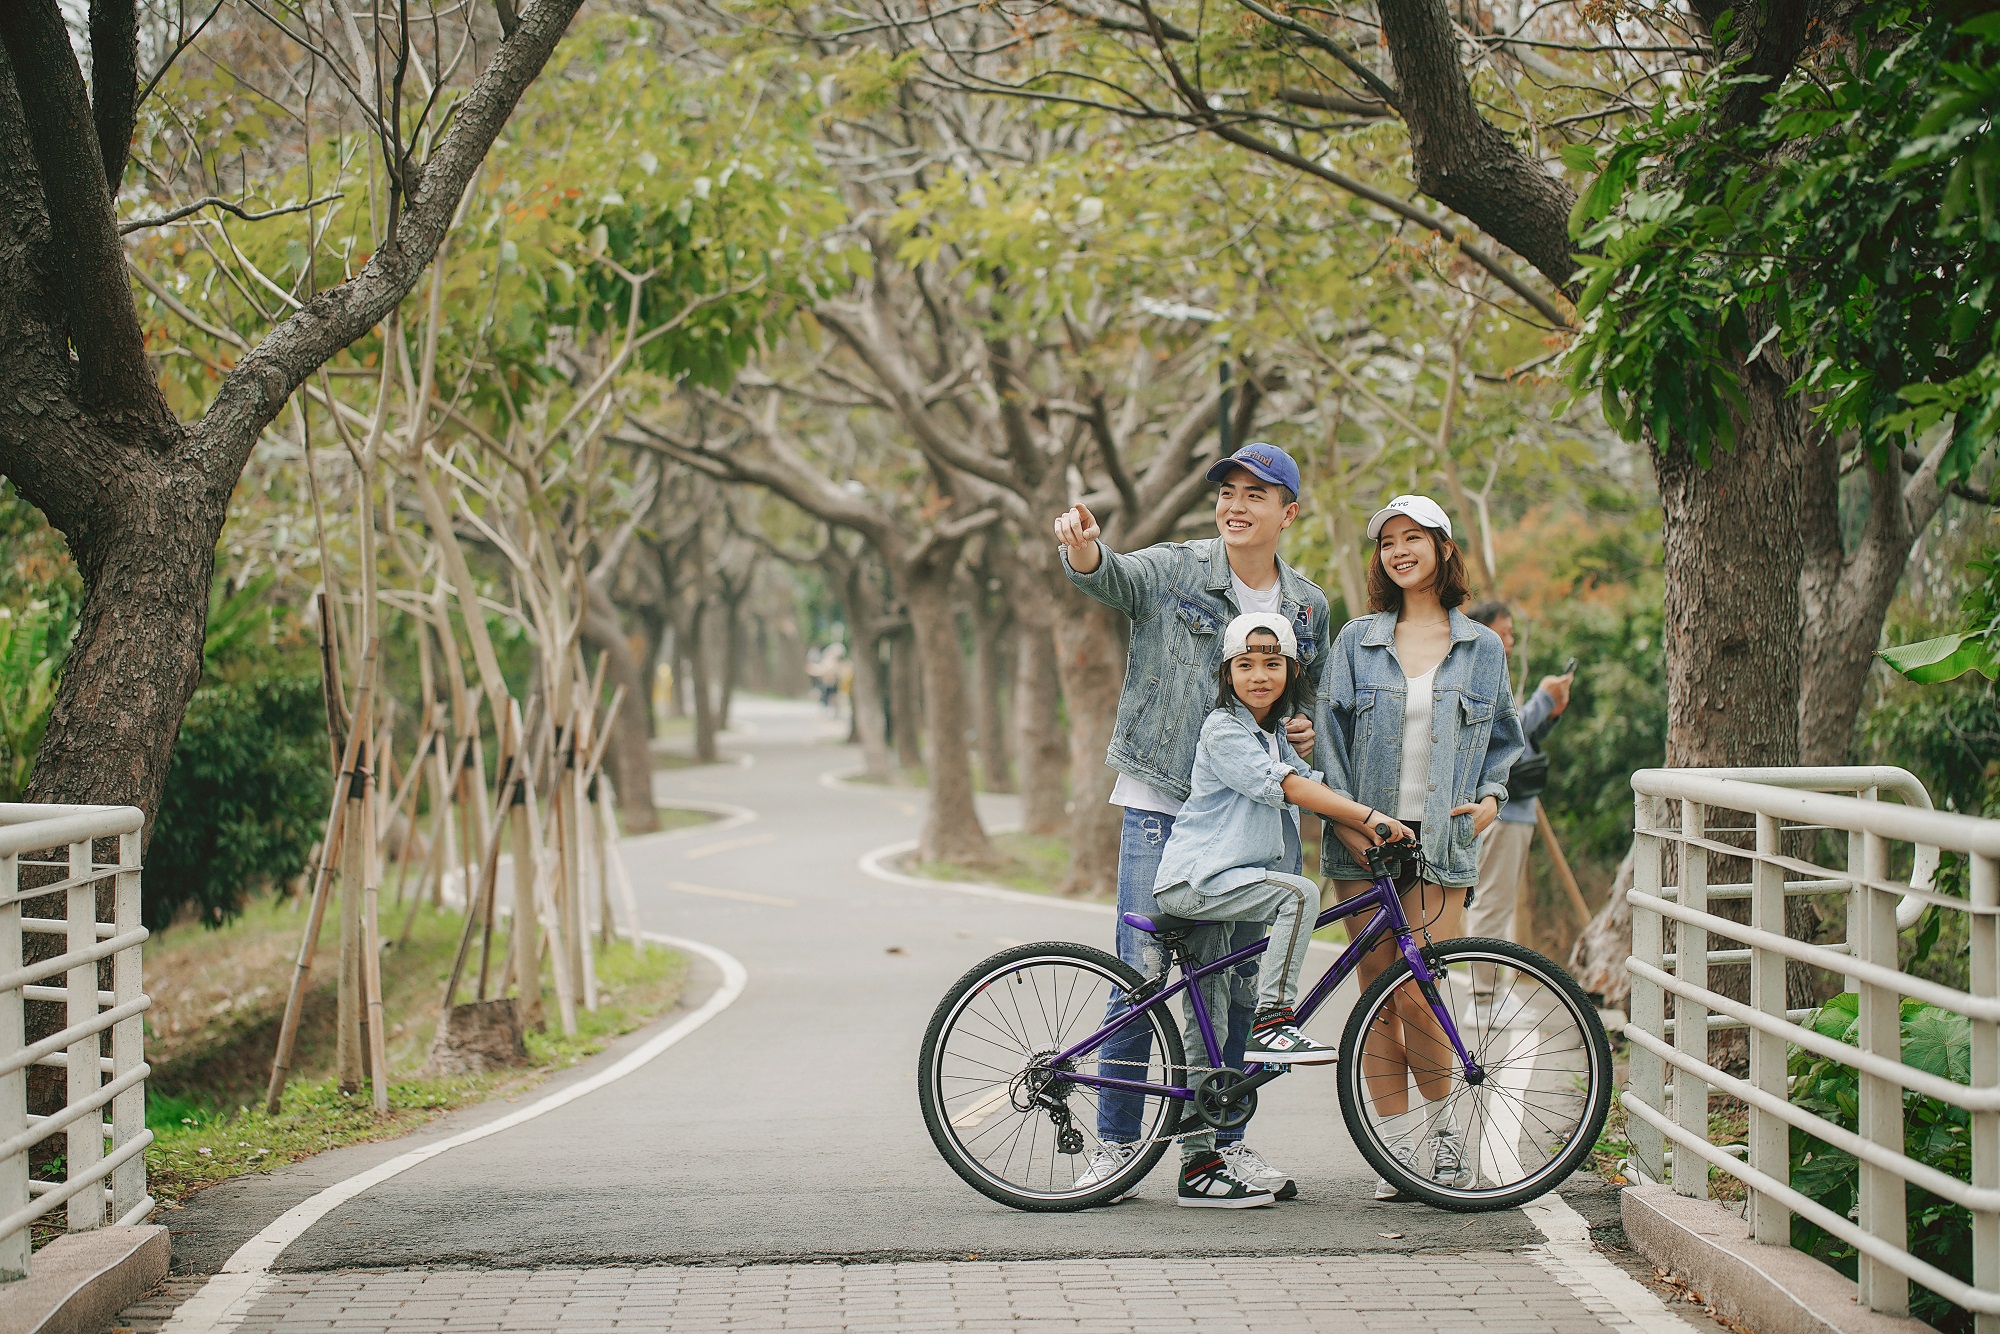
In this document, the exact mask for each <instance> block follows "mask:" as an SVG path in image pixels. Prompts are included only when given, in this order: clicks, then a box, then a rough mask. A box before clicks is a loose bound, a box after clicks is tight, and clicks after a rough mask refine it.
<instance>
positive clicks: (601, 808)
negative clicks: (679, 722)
mask: <svg viewBox="0 0 2000 1334" xmlns="http://www.w3.org/2000/svg"><path fill="white" fill-rule="evenodd" d="M598 782H599V788H598V796H597V820H598V826H599V828H600V829H601V830H602V831H603V836H604V860H605V867H606V870H607V871H609V873H610V876H611V879H612V880H613V881H614V882H615V883H616V884H617V886H618V901H619V902H620V903H622V904H624V905H625V924H626V927H627V928H628V930H629V933H630V935H631V939H632V948H633V949H634V950H636V951H638V952H639V953H641V954H644V953H645V952H646V933H645V932H644V931H642V930H641V929H640V927H639V900H638V899H637V898H636V897H635V896H634V895H633V893H632V880H631V877H630V876H628V875H626V873H625V857H624V854H622V853H621V852H619V850H618V826H617V824H616V818H617V817H615V816H614V815H613V814H612V813H611V808H612V801H613V797H612V790H611V782H610V780H609V779H606V778H603V777H601V776H600V778H599V779H598Z"/></svg>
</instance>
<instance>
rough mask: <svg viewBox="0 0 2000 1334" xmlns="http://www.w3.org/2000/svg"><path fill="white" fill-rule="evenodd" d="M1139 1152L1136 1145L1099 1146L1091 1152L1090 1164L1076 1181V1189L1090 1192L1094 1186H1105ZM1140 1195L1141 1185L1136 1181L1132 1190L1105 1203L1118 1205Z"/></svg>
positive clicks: (1131, 1187) (1129, 1189)
mask: <svg viewBox="0 0 2000 1334" xmlns="http://www.w3.org/2000/svg"><path fill="white" fill-rule="evenodd" d="M1138 1151H1139V1146H1138V1145H1136V1144H1100V1145H1098V1146H1097V1147H1096V1148H1094V1149H1092V1150H1091V1151H1090V1162H1089V1164H1088V1165H1087V1166H1086V1167H1085V1168H1084V1169H1083V1175H1082V1176H1080V1177H1078V1178H1077V1179H1076V1188H1077V1189H1078V1190H1089V1189H1090V1188H1091V1187H1092V1186H1101V1185H1103V1184H1104V1183H1105V1182H1106V1181H1109V1180H1110V1179H1111V1178H1112V1177H1114V1176H1116V1175H1117V1174H1118V1173H1119V1172H1120V1171H1121V1170H1122V1169H1123V1168H1124V1166H1125V1164H1127V1163H1129V1162H1131V1161H1132V1155H1133V1154H1135V1153H1137V1152H1138ZM1138 1193H1139V1183H1138V1182H1136V1181H1135V1182H1133V1183H1132V1185H1131V1186H1130V1188H1128V1189H1127V1190H1125V1191H1123V1192H1122V1193H1120V1194H1118V1195H1114V1196H1112V1197H1111V1198H1110V1199H1108V1200H1106V1201H1105V1203H1106V1204H1117V1203H1119V1202H1120V1201H1121V1200H1129V1199H1131V1198H1132V1197H1133V1196H1134V1195H1136V1194H1138Z"/></svg>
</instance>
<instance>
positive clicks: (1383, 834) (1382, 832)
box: [1375, 820, 1389, 843]
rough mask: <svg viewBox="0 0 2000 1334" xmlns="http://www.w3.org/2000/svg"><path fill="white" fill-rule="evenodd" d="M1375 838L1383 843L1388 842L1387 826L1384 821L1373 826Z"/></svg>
mask: <svg viewBox="0 0 2000 1334" xmlns="http://www.w3.org/2000/svg"><path fill="white" fill-rule="evenodd" d="M1375 836H1376V837H1377V838H1379V839H1381V840H1382V841H1383V842H1384V843H1387V842H1388V841H1389V824H1388V822H1387V821H1386V820H1385V821H1383V822H1382V823H1381V824H1378V825H1376V826H1375Z"/></svg>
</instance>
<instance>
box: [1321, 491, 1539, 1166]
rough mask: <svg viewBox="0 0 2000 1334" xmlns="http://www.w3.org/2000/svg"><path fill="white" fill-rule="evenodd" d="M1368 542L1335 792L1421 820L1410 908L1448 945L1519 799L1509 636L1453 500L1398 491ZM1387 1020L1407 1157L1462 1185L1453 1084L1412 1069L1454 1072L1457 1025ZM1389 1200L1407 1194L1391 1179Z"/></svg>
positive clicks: (1325, 734) (1346, 864)
mask: <svg viewBox="0 0 2000 1334" xmlns="http://www.w3.org/2000/svg"><path fill="white" fill-rule="evenodd" d="M1368 537H1369V540H1370V541H1372V542H1373V543H1374V544H1375V546H1374V550H1373V551H1372V552H1371V553H1370V555H1369V558H1368V605H1369V609H1370V611H1371V612H1372V613H1373V614H1372V615H1369V616H1362V617H1359V618H1357V619H1355V620H1352V621H1349V622H1348V623H1347V625H1346V626H1344V627H1343V628H1342V629H1341V632H1340V634H1339V635H1338V636H1337V637H1336V638H1335V640H1334V643H1333V646H1332V647H1331V649H1329V650H1328V653H1327V661H1326V669H1325V674H1324V676H1323V678H1322V684H1321V689H1320V710H1321V718H1322V722H1321V724H1320V729H1319V730H1320V735H1321V737H1322V738H1323V739H1322V741H1321V745H1322V747H1323V748H1324V749H1323V750H1322V751H1321V758H1322V762H1323V763H1324V764H1325V765H1326V781H1327V785H1328V786H1329V787H1331V788H1333V789H1334V790H1335V791H1336V792H1338V793H1340V794H1341V795H1342V796H1346V797H1351V798H1353V799H1354V800H1355V801H1358V802H1361V803H1362V804H1364V805H1366V806H1367V807H1369V808H1370V809H1371V810H1373V811H1376V812H1379V813H1380V814H1381V815H1385V816H1394V817H1395V818H1396V819H1398V820H1400V821H1402V822H1403V823H1404V824H1406V825H1408V826H1409V827H1410V828H1411V829H1412V830H1414V831H1416V834H1417V840H1418V843H1419V845H1420V847H1421V849H1422V860H1421V863H1420V864H1421V866H1422V868H1423V869H1422V874H1421V875H1420V876H1419V875H1410V876H1408V877H1407V878H1406V879H1405V880H1403V881H1399V883H1400V884H1401V885H1402V886H1403V906H1404V911H1405V912H1406V913H1408V914H1409V917H1410V919H1411V921H1412V922H1413V923H1423V924H1426V925H1427V929H1428V931H1429V934H1430V936H1431V938H1432V939H1434V940H1446V939H1450V938H1452V937H1454V936H1456V935H1457V934H1458V929H1459V918H1460V915H1461V914H1462V913H1463V912H1464V909H1465V894H1464V891H1466V890H1469V889H1471V888H1472V886H1473V885H1474V883H1475V882H1476V881H1477V880H1478V876H1479V835H1480V834H1481V833H1482V832H1484V830H1485V829H1486V826H1487V825H1489V824H1491V823H1493V820H1494V818H1495V817H1496V816H1498V815H1499V813H1500V804H1501V803H1502V802H1504V801H1506V800H1507V771H1508V770H1509V769H1511V768H1512V767H1513V764H1514V761H1515V759H1516V758H1518V757H1519V755H1520V754H1521V750H1522V746H1523V738H1522V735H1521V725H1520V722H1519V720H1518V719H1517V718H1516V717H1515V714H1514V701H1513V696H1512V695H1511V694H1510V693H1509V691H1508V681H1507V655H1506V650H1505V649H1503V648H1502V647H1501V644H1500V637H1499V636H1498V635H1496V634H1494V633H1493V631H1491V630H1489V629H1487V628H1486V627H1485V626H1483V625H1479V624H1477V623H1476V622H1474V621H1473V620H1472V619H1471V618H1470V617H1468V616H1466V615H1465V614H1464V613H1463V612H1460V611H1458V610H1457V608H1458V606H1459V604H1461V603H1463V602H1464V601H1465V600H1466V598H1467V597H1468V596H1469V594H1470V589H1469V588H1468V586H1467V580H1466V575H1465V560H1464V557H1463V556H1462V555H1461V554H1460V553H1459V549H1458V544H1457V543H1456V542H1455V541H1454V540H1453V539H1452V534H1451V519H1450V517H1449V516H1448V515H1446V514H1445V512H1444V510H1443V508H1442V507H1440V506H1439V505H1438V503H1437V502H1436V501H1434V500H1432V499H1430V497H1428V496H1397V497H1396V498H1395V499H1394V500H1392V501H1390V502H1389V503H1388V504H1387V505H1385V506H1383V507H1382V508H1381V509H1380V510H1377V511H1376V512H1375V515H1374V517H1372V518H1371V519H1369V521H1368ZM1332 828H1333V831H1334V833H1335V835H1336V838H1329V839H1326V840H1324V841H1323V843H1322V851H1321V855H1320V868H1321V870H1322V872H1323V873H1324V874H1325V875H1326V876H1327V877H1328V878H1330V879H1331V880H1333V881H1334V890H1335V892H1336V893H1337V894H1338V895H1339V896H1340V897H1341V898H1343V899H1344V898H1348V897H1350V896H1352V895H1354V894H1357V893H1359V892H1360V891H1361V890H1363V889H1365V888H1366V887H1367V883H1368V872H1367V871H1365V870H1363V869H1362V864H1361V861H1360V860H1359V858H1360V856H1361V854H1362V852H1363V850H1364V849H1365V848H1366V846H1367V844H1366V842H1365V841H1364V840H1362V839H1361V838H1359V837H1358V836H1357V835H1356V834H1354V833H1353V832H1351V831H1350V830H1349V829H1348V828H1347V827H1346V826H1345V825H1340V824H1336V825H1334V826H1333V827H1332ZM1395 958H1396V955H1395V951H1394V949H1393V948H1392V947H1391V946H1390V945H1387V944H1385V945H1383V946H1380V947H1378V948H1377V949H1375V950H1373V951H1371V952H1370V954H1369V956H1368V957H1367V958H1365V959H1363V960H1362V961H1361V964H1360V966H1359V968H1358V970H1357V971H1358V972H1359V974H1360V980H1361V986H1362V987H1363V989H1364V990H1365V989H1366V988H1367V986H1368V985H1369V984H1370V983H1371V982H1373V981H1374V980H1375V978H1376V977H1378V976H1380V975H1381V973H1382V972H1383V971H1384V970H1386V969H1387V968H1388V967H1389V966H1390V965H1391V964H1392V963H1394V962H1395ZM1385 1022H1387V1023H1389V1024H1391V1025H1392V1026H1395V1027H1397V1028H1398V1030H1399V1031H1398V1032H1397V1033H1395V1034H1391V1035H1388V1036H1390V1037H1391V1039H1392V1043H1393V1042H1394V1041H1396V1040H1400V1044H1401V1049H1402V1051H1403V1054H1404V1055H1403V1059H1401V1060H1397V1059H1394V1058H1393V1057H1390V1058H1387V1059H1384V1058H1371V1061H1370V1065H1369V1068H1368V1069H1366V1070H1364V1071H1363V1074H1364V1076H1365V1078H1366V1080H1367V1084H1368V1090H1369V1097H1370V1099H1371V1101H1372V1102H1373V1103H1374V1108H1375V1111H1376V1114H1377V1115H1379V1116H1381V1117H1383V1118H1384V1119H1385V1120H1388V1121H1390V1122H1391V1123H1392V1124H1395V1123H1396V1122H1397V1121H1398V1120H1400V1122H1401V1125H1402V1129H1401V1133H1400V1143H1398V1144H1396V1145H1395V1146H1394V1147H1393V1152H1395V1154H1396V1156H1397V1157H1398V1158H1400V1159H1403V1160H1404V1161H1405V1162H1408V1163H1410V1164H1411V1165H1412V1166H1413V1167H1415V1168H1416V1169H1417V1170H1419V1171H1423V1172H1426V1173H1428V1174H1429V1175H1431V1176H1432V1177H1433V1178H1434V1179H1435V1180H1437V1181H1438V1182H1440V1183H1441V1184H1445V1185H1450V1186H1462V1185H1464V1184H1465V1177H1466V1175H1467V1173H1466V1169H1465V1166H1464V1153H1463V1147H1462V1145H1461V1143H1460V1140H1459V1127H1457V1126H1456V1125H1454V1124H1453V1122H1452V1120H1451V1109H1450V1107H1449V1106H1448V1105H1447V1104H1445V1103H1443V1102H1441V1101H1438V1099H1441V1098H1442V1097H1443V1095H1444V1093H1445V1084H1444V1081H1442V1080H1440V1079H1437V1078H1435V1077H1426V1076H1425V1075H1421V1074H1420V1075H1418V1076H1417V1077H1416V1078H1415V1079H1414V1081H1413V1080H1412V1078H1411V1072H1412V1071H1413V1070H1415V1071H1426V1070H1429V1071H1440V1070H1445V1069H1448V1068H1449V1067H1450V1061H1449V1060H1448V1059H1447V1056H1448V1053H1447V1052H1446V1051H1445V1050H1444V1047H1443V1045H1442V1044H1443V1038H1442V1033H1441V1032H1440V1031H1439V1030H1438V1028H1437V1026H1436V1024H1435V1023H1434V1022H1433V1021H1432V1020H1431V1019H1430V1017H1429V1016H1428V1015H1427V1014H1421V1013H1417V1012H1415V1011H1412V1012H1411V1013H1410V1014H1408V1015H1402V1014H1391V1015H1389V1016H1387V1017H1386V1019H1385ZM1370 1042H1371V1046H1372V1045H1373V1044H1374V1042H1375V1040H1374V1039H1372V1038H1371V1039H1370ZM1382 1050H1385V1051H1389V1052H1393V1051H1394V1050H1396V1048H1395V1046H1394V1045H1388V1046H1385V1047H1383V1048H1382ZM1378 1066H1379V1068H1377V1067H1378ZM1413 1082H1414V1084H1415V1091H1416V1095H1417V1096H1416V1098H1415V1099H1414V1100H1412V1099H1411V1097H1410V1091H1411V1084H1412V1083H1413ZM1375 1195H1376V1198H1377V1199H1385V1200H1386V1199H1395V1198H1397V1192H1396V1190H1395V1188H1394V1187H1393V1186H1391V1185H1390V1184H1389V1183H1388V1182H1387V1181H1378V1182H1377V1183H1376V1190H1375Z"/></svg>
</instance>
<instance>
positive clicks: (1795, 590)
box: [1653, 360, 1805, 768]
mask: <svg viewBox="0 0 2000 1334" xmlns="http://www.w3.org/2000/svg"><path fill="white" fill-rule="evenodd" d="M1739 375H1740V377H1741V379H1740V381H1739V382H1740V383H1741V384H1742V386H1743V390H1744V394H1745V397H1746V398H1748V400H1749V414H1748V416H1747V418H1746V419H1744V420H1740V421H1738V422H1737V438H1736V443H1735V445H1734V446H1733V447H1731V448H1728V449H1724V448H1721V447H1720V446H1719V445H1718V446H1717V447H1716V448H1715V450H1714V451H1713V452H1712V453H1711V455H1710V458H1709V463H1708V466H1707V467H1703V466H1702V465H1701V464H1700V463H1698V462H1697V461H1696V460H1695V457H1694V454H1693V451H1692V450H1691V449H1690V448H1689V445H1688V443H1687V442H1686V441H1680V440H1676V441H1674V442H1672V443H1671V444H1669V445H1668V446H1667V447H1666V448H1665V449H1660V450H1656V451H1655V452H1654V456H1653V460H1654V472H1655V475H1656V476H1657V478H1658V481H1659V490H1660V503H1661V504H1662V506H1664V508H1665V510H1666V523H1665V525H1664V532H1663V538H1664V545H1665V556H1666V638H1667V643H1666V649H1667V763H1668V764H1670V765H1673V766H1675V767H1683V768H1684V767H1693V766H1709V765H1772V764H1795V763H1797V762H1798V755H1799V656H1800V654H1799V636H1800V628H1801V614H1800V606H1799V580H1800V573H1801V568H1802V565H1803V558H1802V556H1801V548H1800V541H1799V525H1798V514H1799V503H1800V472H1801V465H1802V463H1803V461H1804V459H1803V454H1804V437H1805V423H1804V421H1803V412H1804V409H1803V407H1802V405H1801V404H1800V403H1799V401H1798V400H1797V399H1796V398H1793V397H1790V396H1789V395H1787V393H1786V392H1785V391H1786V384H1785V382H1784V380H1782V379H1781V378H1780V377H1779V376H1777V375H1775V374H1773V373H1772V372H1771V371H1770V370H1769V369H1767V368H1766V366H1765V365H1764V363H1763V362H1762V361H1761V360H1760V361H1758V362H1755V363H1752V364H1751V365H1749V366H1743V367H1739Z"/></svg>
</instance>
